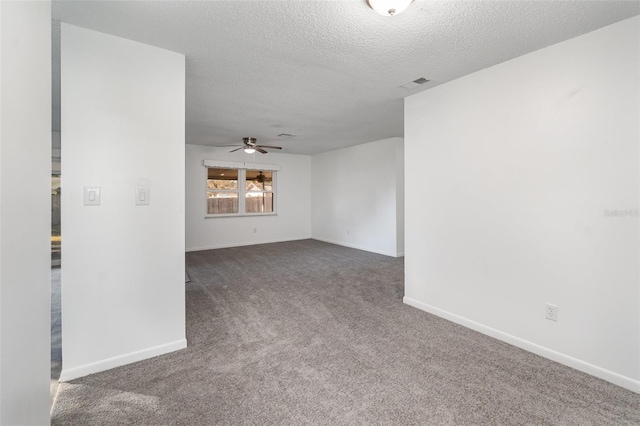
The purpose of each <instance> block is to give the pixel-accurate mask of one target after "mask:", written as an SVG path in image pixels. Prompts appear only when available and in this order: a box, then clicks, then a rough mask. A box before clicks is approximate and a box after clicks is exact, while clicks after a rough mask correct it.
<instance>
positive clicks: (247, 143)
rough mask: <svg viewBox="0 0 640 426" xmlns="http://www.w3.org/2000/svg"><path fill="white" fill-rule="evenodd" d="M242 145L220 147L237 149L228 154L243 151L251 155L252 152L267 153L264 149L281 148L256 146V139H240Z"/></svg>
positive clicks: (276, 147)
mask: <svg viewBox="0 0 640 426" xmlns="http://www.w3.org/2000/svg"><path fill="white" fill-rule="evenodd" d="M242 142H243V144H242V145H221V146H237V147H239V148H236V149H232V150H231V151H229V152H236V151H239V150H241V149H244V152H246V153H247V154H253V153H254V152H256V151H258V152H260V153H262V154H267V153H268V152H267V151H265V149H264V148H268V149H282V147H281V146H270V145H258V144H257V143H256V142H257V139H256V138H242Z"/></svg>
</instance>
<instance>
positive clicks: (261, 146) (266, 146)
mask: <svg viewBox="0 0 640 426" xmlns="http://www.w3.org/2000/svg"><path fill="white" fill-rule="evenodd" d="M258 146H259V147H260V148H271V149H282V147H281V146H269V145H258Z"/></svg>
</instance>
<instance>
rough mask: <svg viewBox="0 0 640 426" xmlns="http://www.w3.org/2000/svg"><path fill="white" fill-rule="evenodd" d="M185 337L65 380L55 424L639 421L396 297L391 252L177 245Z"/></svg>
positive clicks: (634, 412)
mask: <svg viewBox="0 0 640 426" xmlns="http://www.w3.org/2000/svg"><path fill="white" fill-rule="evenodd" d="M187 269H188V271H189V276H190V277H191V282H190V283H188V284H186V298H187V339H188V342H189V347H188V348H187V349H185V350H182V351H178V352H174V353H172V354H168V355H164V356H160V357H156V358H154V359H150V360H146V361H142V362H138V363H136V364H132V365H128V366H125V367H120V368H116V369H113V370H110V371H107V372H103V373H98V374H94V375H91V376H88V377H85V378H82V379H78V380H74V381H72V382H70V383H65V384H62V385H61V389H60V393H59V395H58V398H57V402H56V404H55V406H54V408H53V412H52V424H53V425H124V424H139V425H161V424H162V425H214V424H215V425H225V424H230V425H231V424H232V425H237V424H244V425H249V424H250V425H280V424H288V425H299V424H339V425H357V424H376V425H378V424H399V425H413V424H415V425H418V424H420V425H447V424H451V425H465V424H476V425H477V424H505V425H515V424H537V425H543V424H562V425H607V424H609V425H625V424H629V425H631V424H634V425H638V424H640V395H637V394H634V393H632V392H629V391H627V390H624V389H622V388H619V387H617V386H614V385H612V384H609V383H607V382H604V381H602V380H599V379H596V378H593V377H591V376H588V375H586V374H583V373H580V372H578V371H575V370H572V369H570V368H568V367H565V366H562V365H559V364H557V363H554V362H552V361H548V360H546V359H544V358H541V357H538V356H536V355H533V354H531V353H528V352H525V351H523V350H520V349H517V348H515V347H513V346H510V345H507V344H505V343H502V342H499V341H497V340H494V339H492V338H489V337H487V336H484V335H482V334H479V333H476V332H474V331H471V330H468V329H466V328H463V327H461V326H458V325H455V324H453V323H450V322H448V321H445V320H443V319H440V318H438V317H435V316H433V315H430V314H427V313H425V312H422V311H419V310H417V309H415V308H412V307H409V306H406V305H403V304H402V295H403V259H394V258H389V257H385V256H380V255H376V254H372V253H367V252H363V251H359V250H353V249H349V248H345V247H339V246H334V245H330V244H326V243H322V242H318V241H313V240H303V241H295V242H288V243H279V244H267V245H262V246H253V247H242V248H233V249H220V250H210V251H202V252H195V253H188V254H187Z"/></svg>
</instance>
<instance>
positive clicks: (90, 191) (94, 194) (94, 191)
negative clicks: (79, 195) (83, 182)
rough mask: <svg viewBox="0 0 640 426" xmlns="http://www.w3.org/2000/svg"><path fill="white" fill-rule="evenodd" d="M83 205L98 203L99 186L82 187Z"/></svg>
mask: <svg viewBox="0 0 640 426" xmlns="http://www.w3.org/2000/svg"><path fill="white" fill-rule="evenodd" d="M84 205H85V206H99V205H100V187H99V186H85V187H84Z"/></svg>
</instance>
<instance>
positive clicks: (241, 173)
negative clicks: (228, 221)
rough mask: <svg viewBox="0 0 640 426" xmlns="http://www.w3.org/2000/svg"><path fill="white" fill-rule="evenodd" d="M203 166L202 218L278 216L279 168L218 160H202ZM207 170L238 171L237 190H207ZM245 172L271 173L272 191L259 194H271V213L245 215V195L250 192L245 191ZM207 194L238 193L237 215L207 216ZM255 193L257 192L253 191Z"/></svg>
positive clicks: (272, 165) (269, 165) (270, 165)
mask: <svg viewBox="0 0 640 426" xmlns="http://www.w3.org/2000/svg"><path fill="white" fill-rule="evenodd" d="M202 165H203V166H204V179H203V182H204V190H205V192H204V216H205V218H209V217H242V216H276V215H277V214H278V210H277V207H278V201H277V198H278V189H277V179H278V173H277V172H278V171H279V170H280V166H277V165H274V164H256V163H240V162H235V161H219V160H204V161H203V162H202ZM209 168H216V169H234V170H238V190H237V191H235V190H223V191H212V190H211V189H209V188H207V179H208V178H209V172H208V169H209ZM247 170H255V171H260V170H262V171H270V172H273V173H272V180H273V181H272V182H273V183H272V188H273V189H272V190H271V191H262V192H261V193H263V194H265V193H271V194H273V211H272V212H256V213H247V212H246V203H245V200H246V196H247V195H246V194H247V193H249V192H252V191H247V183H246V177H247ZM209 192H237V193H238V213H222V214H209V212H208V206H207V194H208V193H209ZM254 192H257V191H254Z"/></svg>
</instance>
